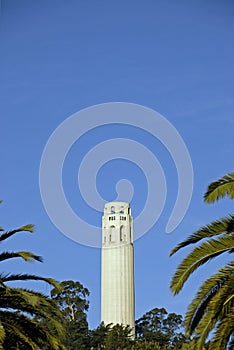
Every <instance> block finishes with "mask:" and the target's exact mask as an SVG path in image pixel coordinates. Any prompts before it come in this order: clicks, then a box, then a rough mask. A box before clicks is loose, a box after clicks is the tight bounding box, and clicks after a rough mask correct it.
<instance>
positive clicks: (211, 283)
mask: <svg viewBox="0 0 234 350" xmlns="http://www.w3.org/2000/svg"><path fill="white" fill-rule="evenodd" d="M233 272H234V262H230V263H229V264H228V265H227V266H224V267H222V268H221V269H220V270H219V271H218V272H217V273H215V274H214V275H212V276H211V277H209V278H208V279H206V281H205V282H203V283H202V285H201V286H200V288H199V290H198V292H197V293H196V295H195V297H194V298H193V300H192V302H191V303H190V304H189V306H188V308H187V312H186V316H185V329H186V330H187V332H189V333H190V334H191V333H192V332H193V331H194V329H195V328H196V327H197V325H198V323H199V322H200V320H201V318H202V317H203V315H204V313H205V311H206V307H207V305H208V304H209V302H210V300H211V299H212V298H213V296H214V295H215V294H216V293H217V292H218V290H219V289H220V288H221V287H222V286H223V285H224V284H225V283H228V281H229V280H230V279H231V278H233Z"/></svg>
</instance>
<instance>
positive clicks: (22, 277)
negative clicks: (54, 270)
mask: <svg viewBox="0 0 234 350" xmlns="http://www.w3.org/2000/svg"><path fill="white" fill-rule="evenodd" d="M28 280H33V281H44V282H46V283H48V284H50V285H52V286H53V287H57V286H58V284H59V283H58V282H57V281H56V280H54V279H53V278H49V277H41V276H37V275H29V274H3V273H2V274H0V281H1V282H2V283H6V282H11V281H28Z"/></svg>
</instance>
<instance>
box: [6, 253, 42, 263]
mask: <svg viewBox="0 0 234 350" xmlns="http://www.w3.org/2000/svg"><path fill="white" fill-rule="evenodd" d="M11 258H22V259H24V260H25V261H33V260H37V261H40V262H42V261H43V259H42V257H41V256H39V255H35V254H33V253H31V252H2V253H1V254H0V261H3V260H7V259H11Z"/></svg>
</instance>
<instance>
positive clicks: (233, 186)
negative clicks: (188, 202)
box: [204, 173, 234, 203]
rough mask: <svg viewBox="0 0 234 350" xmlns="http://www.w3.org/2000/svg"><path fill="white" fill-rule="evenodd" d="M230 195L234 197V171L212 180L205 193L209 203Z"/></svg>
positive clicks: (205, 198)
mask: <svg viewBox="0 0 234 350" xmlns="http://www.w3.org/2000/svg"><path fill="white" fill-rule="evenodd" d="M225 196H228V197H230V198H232V199H233V198H234V173H229V174H227V175H225V176H223V177H222V178H221V179H219V180H217V181H214V182H212V183H211V184H210V185H209V186H208V189H207V191H206V193H205V195H204V200H205V201H206V202H207V203H211V202H215V201H217V200H219V199H220V198H223V197H225Z"/></svg>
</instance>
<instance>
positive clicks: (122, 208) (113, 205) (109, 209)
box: [104, 202, 130, 215]
mask: <svg viewBox="0 0 234 350" xmlns="http://www.w3.org/2000/svg"><path fill="white" fill-rule="evenodd" d="M104 214H107V215H108V214H130V205H129V203H127V202H109V203H106V204H105V208H104Z"/></svg>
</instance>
